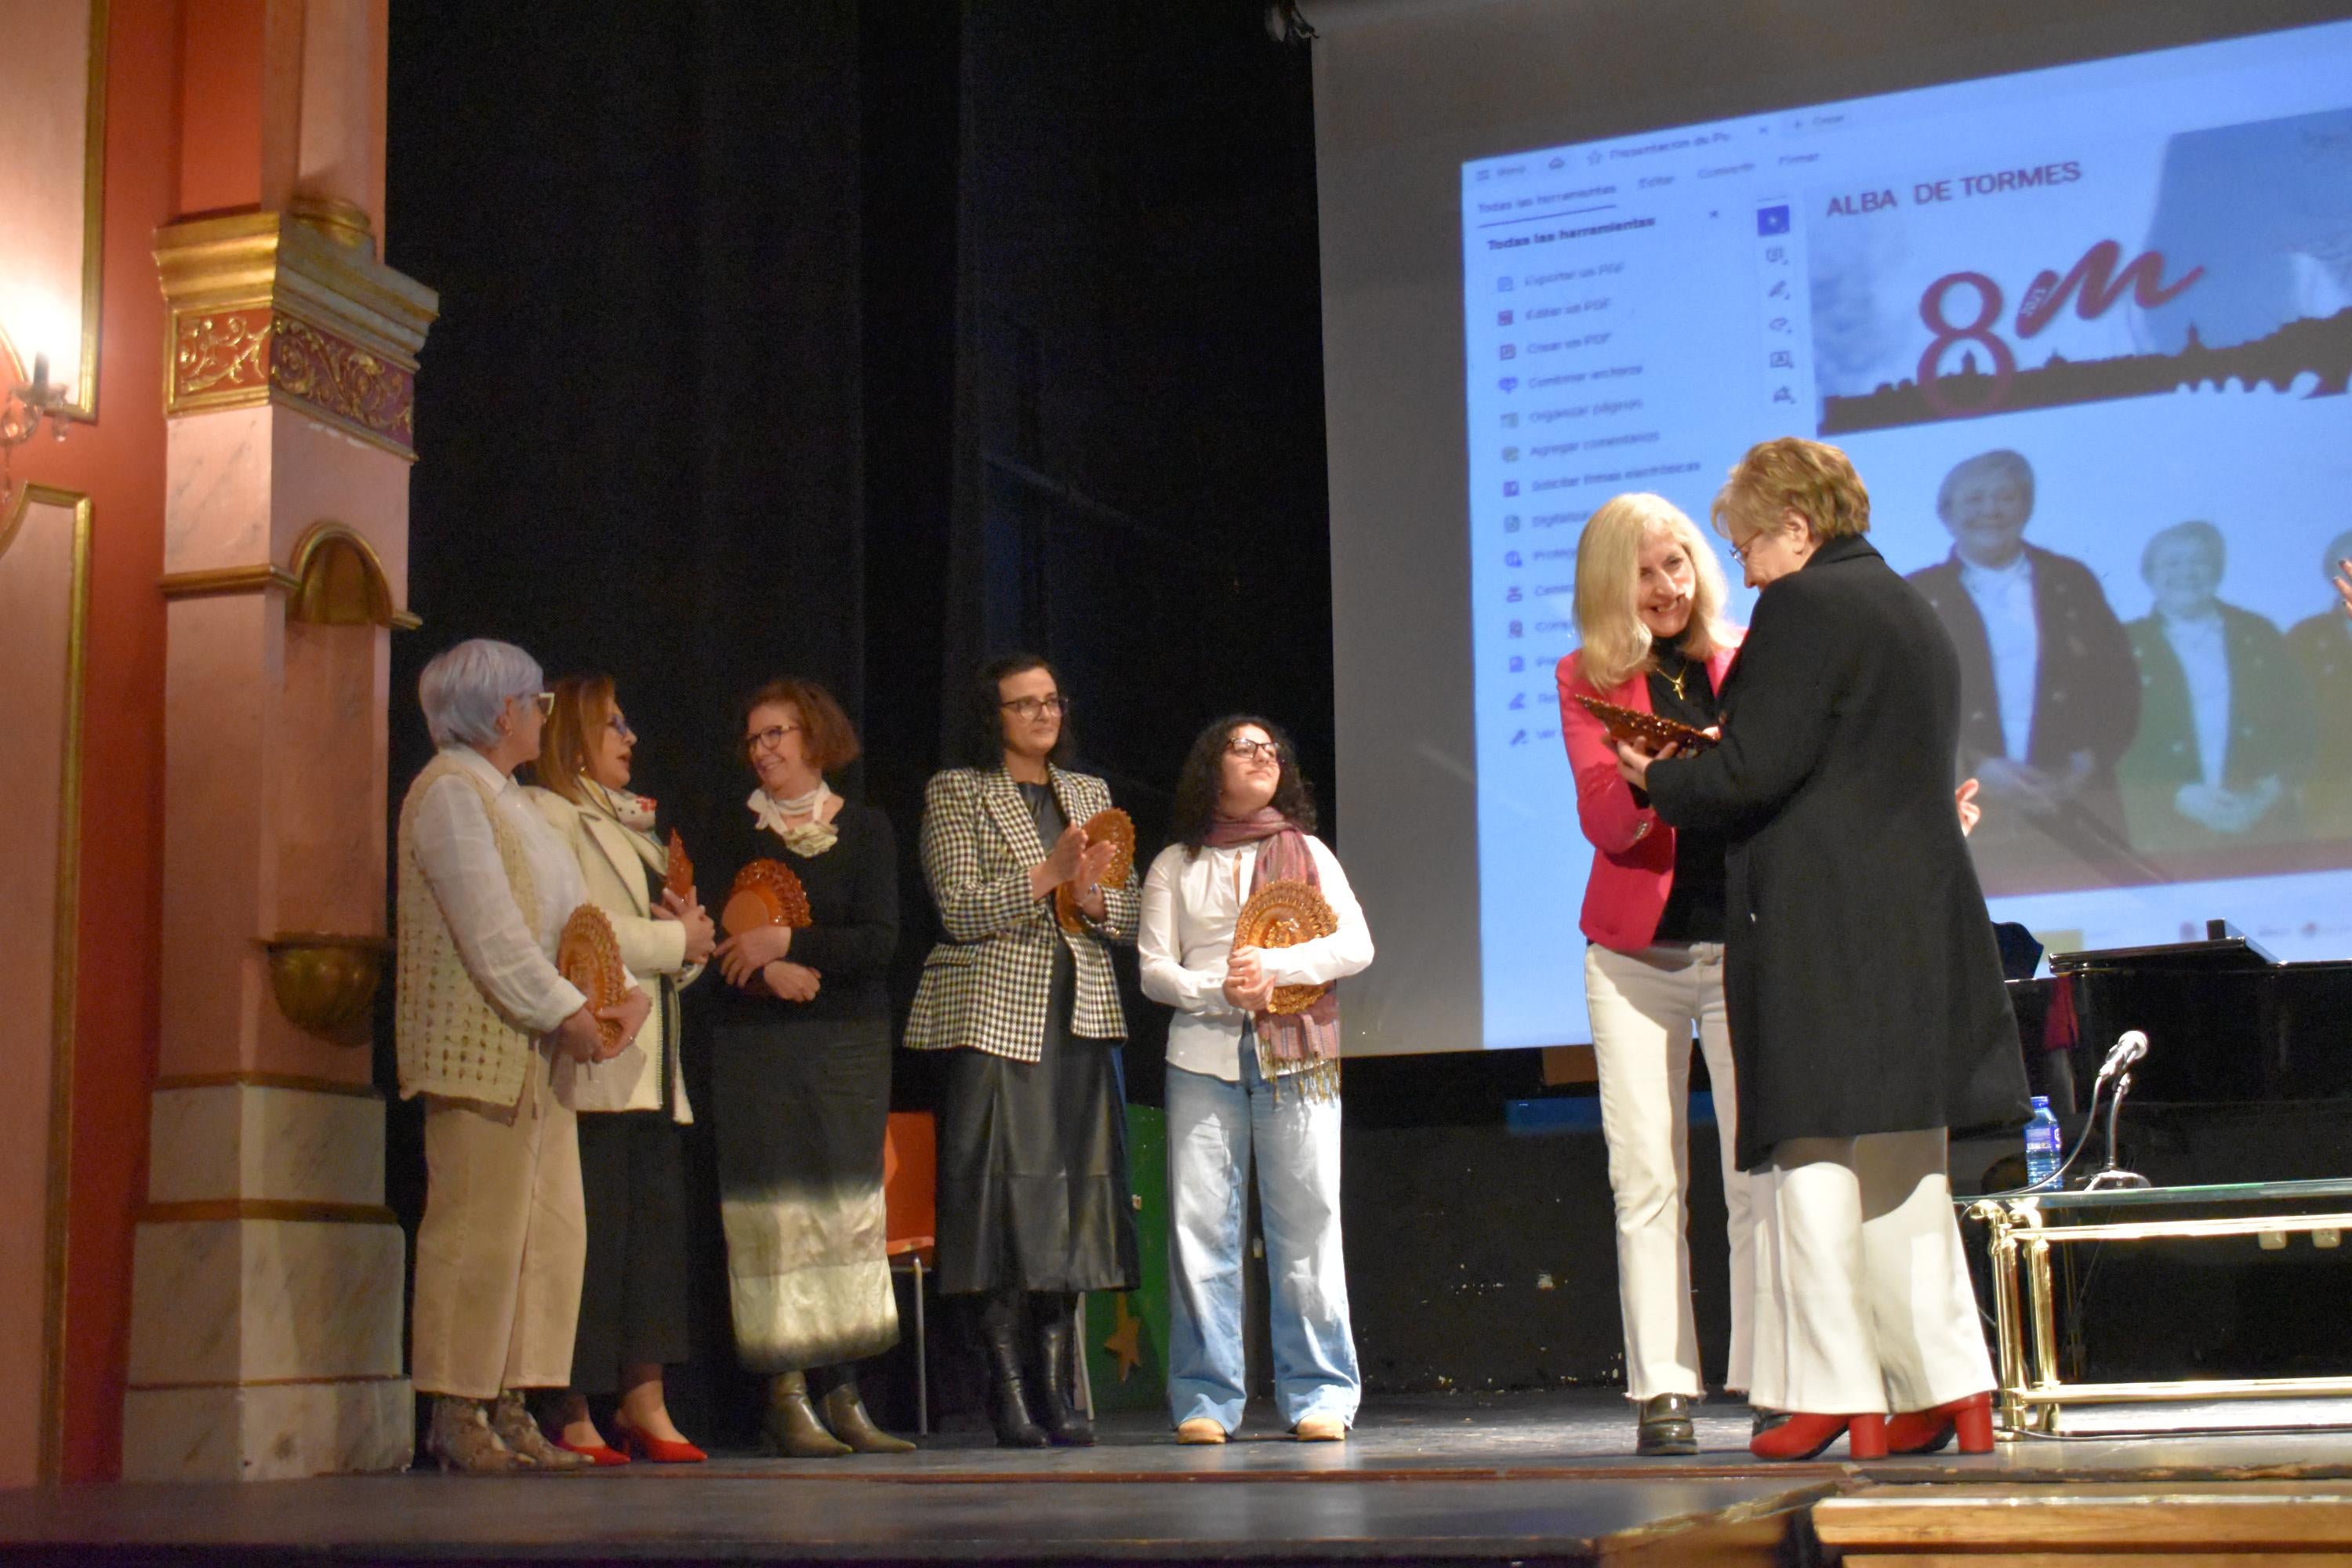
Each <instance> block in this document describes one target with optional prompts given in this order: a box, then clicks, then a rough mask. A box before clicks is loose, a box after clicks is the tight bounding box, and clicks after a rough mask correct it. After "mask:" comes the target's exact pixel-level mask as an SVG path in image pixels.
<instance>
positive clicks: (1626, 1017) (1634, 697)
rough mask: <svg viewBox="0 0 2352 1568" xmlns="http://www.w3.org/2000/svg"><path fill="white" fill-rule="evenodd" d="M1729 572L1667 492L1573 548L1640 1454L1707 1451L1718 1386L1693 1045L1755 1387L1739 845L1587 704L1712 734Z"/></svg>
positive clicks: (1637, 498) (1611, 1125)
mask: <svg viewBox="0 0 2352 1568" xmlns="http://www.w3.org/2000/svg"><path fill="white" fill-rule="evenodd" d="M1724 596H1725V591H1724V583H1723V571H1722V568H1720V567H1719V566H1717V564H1716V560H1715V552H1713V551H1712V550H1709V549H1708V548H1707V546H1706V541H1705V540H1704V539H1702V538H1701V537H1700V536H1699V531H1698V529H1697V528H1696V526H1695V525H1694V524H1693V523H1692V522H1691V520H1690V519H1689V518H1687V517H1685V516H1684V515H1683V513H1682V512H1681V511H1680V510H1677V509H1676V508H1675V505H1674V503H1673V502H1671V501H1669V500H1665V498H1664V497H1663V496H1654V495H1646V494H1635V495H1621V496H1618V497H1616V498H1614V499H1612V500H1610V501H1609V502H1608V503H1606V504H1605V505H1603V506H1602V507H1601V510H1598V511H1596V512H1594V513H1593V514H1592V517H1591V520H1590V521H1587V522H1586V523H1585V525H1584V533H1583V536H1582V538H1581V539H1580V541H1579V542H1578V544H1577V551H1576V626H1577V635H1578V641H1579V643H1580V647H1578V649H1577V651H1576V652H1574V653H1572V654H1570V655H1569V656H1568V657H1567V658H1563V659H1561V660H1560V661H1559V667H1558V668H1557V670H1556V671H1555V679H1556V680H1557V681H1558V683H1559V715H1560V735H1561V738H1562V739H1563V740H1564V741H1565V742H1566V743H1567V747H1568V757H1569V762H1570V765H1571V766H1572V767H1573V768H1574V769H1575V771H1576V806H1577V817H1578V820H1579V821H1580V823H1581V824H1582V826H1583V828H1584V836H1585V837H1586V838H1588V839H1590V840H1591V844H1592V873H1591V878H1590V879H1588V880H1587V881H1586V883H1585V891H1584V912H1583V919H1582V921H1581V924H1582V927H1583V931H1584V934H1585V938H1586V943H1587V945H1586V947H1585V950H1584V984H1585V994H1586V999H1587V1002H1588V1005H1589V1006H1590V1008H1591V1015H1592V1052H1593V1058H1594V1062H1595V1065H1596V1066H1597V1068H1599V1071H1600V1075H1601V1136H1602V1138H1603V1140H1604V1141H1605V1142H1607V1144H1608V1146H1609V1187H1610V1192H1611V1194H1612V1196H1613V1197H1614V1198H1615V1200H1616V1206H1617V1297H1618V1305H1619V1309H1620V1310H1621V1312H1622V1316H1623V1319H1624V1328H1625V1392H1626V1394H1627V1397H1629V1398H1631V1399H1632V1400H1633V1402H1634V1404H1635V1405H1636V1406H1637V1410H1638V1414H1637V1415H1636V1423H1637V1425H1636V1427H1635V1438H1634V1442H1635V1451H1636V1452H1638V1453H1643V1454H1695V1453H1696V1452H1698V1442H1697V1435H1696V1429H1695V1428H1694V1426H1692V1423H1691V1406H1692V1405H1693V1404H1694V1403H1696V1401H1697V1400H1698V1398H1699V1397H1700V1396H1701V1394H1703V1393H1704V1392H1705V1389H1706V1384H1704V1383H1703V1382H1702V1381H1701V1379H1700V1375H1699V1354H1698V1324H1697V1321H1696V1317H1695V1315H1694V1314H1693V1311H1692V1308H1691V1283H1690V1244H1689V1241H1688V1239H1687V1237H1685V1229H1686V1227H1687V1225H1688V1209H1689V1205H1690V1155H1689V1148H1688V1145H1689V1142H1690V1127H1689V1111H1688V1105H1689V1100H1690V1061H1691V1033H1692V1030H1693V1029H1694V1028H1696V1030H1697V1032H1698V1037H1699V1048H1700V1049H1701V1050H1702V1051H1703V1052H1705V1053H1706V1070H1707V1078H1708V1081H1709V1083H1710V1084H1711V1085H1712V1089H1713V1094H1714V1098H1715V1112H1716V1121H1717V1128H1718V1129H1719V1134H1720V1141H1721V1146H1722V1156H1723V1198H1724V1208H1725V1211H1726V1214H1727V1219H1728V1222H1729V1226H1728V1228H1729V1231H1730V1241H1731V1347H1730V1357H1729V1363H1728V1366H1727V1372H1726V1375H1725V1380H1724V1381H1725V1383H1726V1384H1727V1386H1728V1387H1729V1388H1730V1389H1732V1390H1735V1391H1740V1390H1745V1389H1746V1388H1747V1387H1748V1364H1749V1361H1750V1352H1751V1343H1750V1329H1749V1323H1750V1320H1751V1317H1752V1313H1751V1312H1750V1310H1749V1302H1750V1298H1751V1297H1752V1296H1753V1294H1754V1279H1755V1257H1756V1248H1755V1227H1754V1224H1753V1222H1752V1220H1751V1219H1750V1216H1749V1208H1748V1177H1747V1175H1746V1174H1745V1173H1743V1172H1742V1171H1741V1170H1740V1169H1739V1166H1738V1162H1737V1161H1736V1160H1735V1159H1734V1158H1733V1153H1732V1151H1733V1147H1734V1143H1735V1142H1736V1134H1737V1129H1738V1103H1737V1101H1736V1100H1735V1098H1734V1095H1733V1081H1732V1065H1731V1033H1730V1022H1729V1016H1728V1014H1727V1012H1726V1010H1725V1007H1724V995H1723V945H1724V891H1725V882H1724V846H1725V840H1724V836H1723V835H1722V834H1720V833H1717V832H1706V831H1696V832H1685V833H1677V832H1676V831H1675V829H1674V828H1672V827H1669V826H1666V825H1665V824H1664V823H1662V822H1661V821H1659V820H1658V815H1657V813H1656V812H1654V811H1653V810H1652V809H1651V808H1650V803H1649V800H1648V798H1647V797H1646V796H1645V795H1642V794H1641V793H1640V792H1639V791H1637V790H1634V789H1633V788H1631V787H1629V786H1628V785H1627V784H1626V783H1625V781H1624V780H1623V779H1622V778H1621V777H1619V776H1618V767H1617V752H1616V750H1615V748H1614V747H1613V746H1612V744H1611V743H1610V740H1609V734H1608V731H1606V730H1604V729H1603V728H1602V727H1601V721H1600V720H1598V719H1596V718H1594V717H1593V716H1592V715H1591V713H1590V712H1588V711H1586V710H1585V708H1584V705H1583V704H1582V703H1581V702H1580V701H1578V700H1577V699H1578V698H1580V697H1591V698H1597V699H1599V700H1603V701H1607V702H1613V703H1615V704H1616V705H1617V706H1619V707H1621V708H1632V709H1635V710H1639V711H1642V712H1644V713H1656V714H1659V715H1662V716H1663V717H1665V718H1668V719H1676V720H1680V721H1682V722H1684V723H1685V724H1689V725H1691V726H1693V727H1694V728H1697V729H1706V728H1707V727H1709V726H1711V725H1714V724H1715V723H1717V721H1718V720H1719V719H1720V717H1721V711H1720V709H1719V707H1718V705H1717V692H1718V691H1719V690H1720V689H1722V686H1723V679H1724V674H1725V672H1726V671H1727V669H1728V668H1730V665H1731V658H1732V654H1733V652H1734V650H1735V649H1737V648H1738V646H1739V638H1740V633H1739V631H1738V628H1737V627H1735V626H1728V625H1727V624H1726V623H1725V622H1724V620H1723V602H1724Z"/></svg>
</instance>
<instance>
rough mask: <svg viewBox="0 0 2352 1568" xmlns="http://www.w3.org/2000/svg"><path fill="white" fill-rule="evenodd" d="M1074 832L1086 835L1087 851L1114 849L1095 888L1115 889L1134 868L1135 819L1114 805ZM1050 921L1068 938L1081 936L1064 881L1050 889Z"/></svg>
mask: <svg viewBox="0 0 2352 1568" xmlns="http://www.w3.org/2000/svg"><path fill="white" fill-rule="evenodd" d="M1078 831H1079V832H1081V833H1083V834H1085V835H1086V836H1087V847H1088V848H1090V849H1091V848H1092V847H1095V846H1096V845H1097V844H1109V845H1112V846H1114V847H1115V848H1114V852H1113V853H1112V855H1111V858H1110V864H1109V865H1108V866H1106V867H1104V868H1103V873H1102V875H1101V876H1100V877H1098V878H1097V879H1095V886H1097V887H1098V888H1116V887H1118V885H1119V884H1120V883H1121V882H1124V881H1126V880H1127V879H1128V876H1129V873H1130V872H1132V871H1133V870H1134V869H1135V819H1134V818H1133V817H1131V816H1128V815H1127V813H1125V812H1123V811H1121V810H1119V808H1118V807H1117V806H1115V805H1114V806H1112V807H1111V808H1110V809H1109V810H1108V811H1098V812H1097V813H1095V814H1094V815H1093V816H1090V817H1088V818H1087V820H1086V825H1085V826H1083V827H1081V828H1079V830H1078ZM1054 918H1055V920H1057V921H1061V922H1062V929H1063V930H1064V931H1068V932H1069V933H1070V934H1071V935H1072V936H1078V935H1081V934H1083V933H1084V932H1085V931H1086V929H1087V926H1086V921H1083V920H1081V919H1080V918H1079V916H1078V895H1077V893H1076V889H1073V888H1072V887H1071V886H1070V884H1069V883H1067V882H1065V883H1063V884H1062V885H1061V886H1060V887H1058V888H1055V889H1054Z"/></svg>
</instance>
